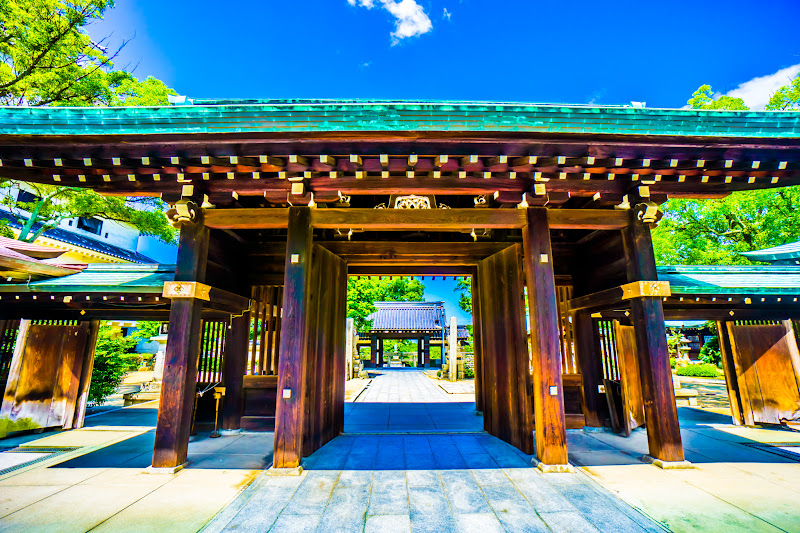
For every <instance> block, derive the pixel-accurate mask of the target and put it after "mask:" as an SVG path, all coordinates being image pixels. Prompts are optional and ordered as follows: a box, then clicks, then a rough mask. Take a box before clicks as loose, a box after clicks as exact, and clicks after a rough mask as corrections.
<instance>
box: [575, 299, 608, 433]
mask: <svg viewBox="0 0 800 533" xmlns="http://www.w3.org/2000/svg"><path fill="white" fill-rule="evenodd" d="M572 327H573V329H574V331H575V355H576V357H577V360H578V368H579V370H580V375H581V407H582V409H583V416H584V418H585V420H586V425H587V426H589V427H603V425H604V421H605V419H606V418H608V404H607V403H606V399H605V397H604V394H603V393H601V392H600V389H599V386H600V385H602V384H603V367H602V364H603V360H602V357H601V354H600V351H599V350H598V349H597V348H598V335H597V334H596V333H595V327H594V321H593V320H592V317H591V315H590V314H589V313H586V312H579V313H575V314H573V315H572Z"/></svg>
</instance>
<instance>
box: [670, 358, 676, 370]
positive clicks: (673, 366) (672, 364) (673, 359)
mask: <svg viewBox="0 0 800 533" xmlns="http://www.w3.org/2000/svg"><path fill="white" fill-rule="evenodd" d="M669 367H670V368H673V369H674V368H675V358H674V357H670V358H669Z"/></svg>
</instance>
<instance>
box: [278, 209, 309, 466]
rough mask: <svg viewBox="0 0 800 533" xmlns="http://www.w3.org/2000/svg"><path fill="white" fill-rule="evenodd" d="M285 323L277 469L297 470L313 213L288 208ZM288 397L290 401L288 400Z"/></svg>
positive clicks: (301, 425) (302, 413)
mask: <svg viewBox="0 0 800 533" xmlns="http://www.w3.org/2000/svg"><path fill="white" fill-rule="evenodd" d="M286 242H287V246H286V266H285V272H286V274H285V281H284V284H283V305H282V310H283V320H282V327H281V346H280V356H279V361H278V383H279V384H278V401H277V408H276V419H275V451H274V455H273V466H274V467H275V468H295V467H297V466H299V465H300V460H301V459H302V453H303V426H304V420H303V416H304V401H305V394H304V391H305V387H306V386H307V385H308V384H307V383H306V382H305V378H306V365H307V355H308V354H307V351H308V325H309V324H308V318H309V315H308V313H309V308H308V307H309V304H308V298H309V284H310V277H311V264H310V263H311V259H312V244H313V241H312V229H311V209H310V208H308V207H291V208H289V227H288V235H287V239H286ZM287 396H288V397H287Z"/></svg>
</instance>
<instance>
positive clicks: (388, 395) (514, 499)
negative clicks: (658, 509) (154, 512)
mask: <svg viewBox="0 0 800 533" xmlns="http://www.w3.org/2000/svg"><path fill="white" fill-rule="evenodd" d="M373 375H374V377H373V379H372V382H371V383H370V384H369V386H368V387H367V389H366V390H365V391H364V392H363V393H361V395H360V396H359V397H358V399H357V400H356V402H355V403H348V404H347V405H346V412H347V417H346V419H345V435H343V436H341V437H338V438H336V439H334V440H332V441H331V442H329V443H328V444H327V445H325V446H323V447H322V448H321V449H320V450H318V451H317V452H316V453H314V454H313V455H312V456H311V457H308V458H306V459H305V460H304V461H303V468H304V471H303V473H302V475H300V476H286V477H284V476H270V475H263V476H261V477H260V478H259V479H258V480H257V481H256V482H255V483H254V484H253V485H251V486H250V487H248V488H247V489H246V490H245V491H244V492H243V493H242V495H241V496H240V497H239V498H237V500H236V501H235V502H234V503H233V504H232V505H230V506H229V507H227V508H226V509H225V510H224V511H223V512H222V513H220V515H218V516H217V518H216V519H215V520H214V521H213V522H211V523H210V524H209V525H208V526H207V527H206V529H205V530H204V531H206V532H209V533H211V532H217V531H224V530H228V529H230V530H235V531H253V532H255V531H259V532H260V531H275V532H284V531H316V532H319V533H328V532H338V531H341V532H360V531H367V532H379V533H392V532H411V531H414V532H416V531H431V532H437V533H439V532H450V531H464V532H471V531H475V532H479V533H492V532H499V531H520V532H522V531H525V532H534V533H535V532H549V531H555V532H561V531H577V532H593V531H594V532H596V531H609V532H613V533H621V532H642V531H658V532H660V531H663V529H662V528H661V527H660V526H659V525H657V524H656V523H654V522H652V521H650V520H649V519H647V518H645V517H644V515H642V514H640V513H639V512H638V511H636V510H634V509H633V508H631V507H630V506H628V505H627V504H625V503H624V502H622V501H621V500H619V499H618V498H616V497H614V496H613V495H612V494H611V493H609V492H608V491H606V490H604V489H602V488H600V487H599V486H598V485H597V484H595V483H594V482H593V481H591V479H590V478H589V477H588V476H586V475H584V474H582V473H573V474H548V475H544V474H541V473H539V471H538V470H536V469H534V468H533V467H532V466H531V456H528V455H525V454H523V453H522V452H520V451H519V450H517V449H516V448H514V447H512V446H509V445H508V444H506V443H504V442H503V441H501V440H499V439H496V438H494V437H492V436H489V435H486V434H484V433H483V432H482V425H483V421H482V418H481V417H480V415H478V414H476V413H475V404H474V402H473V399H474V394H448V393H446V392H445V391H444V390H443V389H442V388H441V387H440V386H439V385H438V382H437V381H435V380H432V379H430V378H428V377H427V376H425V375H424V373H423V372H421V371H418V370H394V369H384V370H380V371H376V372H374V373H373Z"/></svg>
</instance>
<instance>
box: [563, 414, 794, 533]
mask: <svg viewBox="0 0 800 533" xmlns="http://www.w3.org/2000/svg"><path fill="white" fill-rule="evenodd" d="M678 414H679V418H680V423H681V437H682V439H683V446H684V450H685V455H686V459H687V460H689V461H691V462H692V463H693V464H694V466H695V467H696V468H694V469H691V470H661V469H659V468H656V467H654V466H652V465H648V464H643V463H642V462H641V461H639V458H640V457H641V456H642V455H643V454H645V453H646V452H647V434H646V432H645V431H644V430H636V431H634V432H633V433H632V434H631V436H630V437H628V438H623V437H620V436H618V435H614V434H611V433H605V432H604V433H585V432H583V431H581V430H572V431H568V432H567V445H568V450H569V458H570V462H572V463H573V464H576V465H581V470H583V471H585V472H586V473H588V474H590V475H591V476H592V478H593V479H595V480H596V481H598V482H599V483H600V484H602V485H603V486H604V487H606V488H607V489H609V490H611V491H613V492H614V493H615V494H617V495H618V496H619V497H620V498H622V499H623V500H625V501H626V502H628V503H629V504H631V505H633V506H635V507H636V508H638V509H641V510H642V511H643V512H645V513H647V514H648V515H649V516H650V517H652V518H654V519H656V520H658V521H660V522H662V523H664V524H666V525H667V526H668V527H669V528H670V529H671V530H672V531H676V532H698V533H699V532H705V531H725V532H726V533H727V532H742V533H745V532H752V531H757V532H762V531H765V532H769V531H775V532H777V531H790V532H800V505H798V502H800V455H794V457H792V456H791V454H784V453H783V452H784V451H785V450H782V449H780V448H779V447H770V446H769V444H770V443H772V444H790V445H792V444H793V446H800V432H796V431H790V430H781V429H776V428H760V429H759V428H743V427H740V426H734V425H732V424H731V423H730V421H731V418H730V416H727V417H726V416H722V415H719V414H715V413H711V412H709V411H704V410H700V409H695V408H690V407H679V408H678ZM763 445H767V446H766V447H764V446H763ZM784 448H787V449H791V446H784ZM765 450H772V452H770V451H765Z"/></svg>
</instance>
